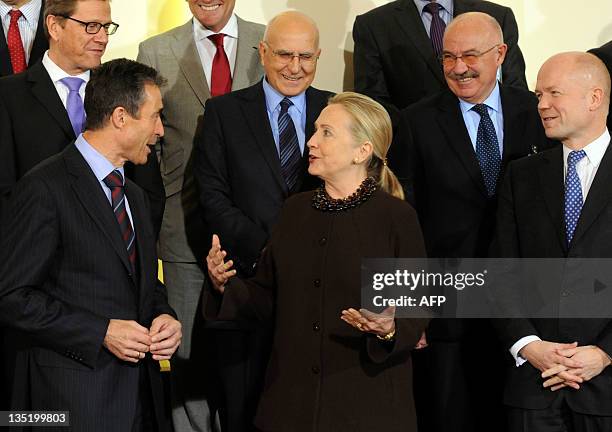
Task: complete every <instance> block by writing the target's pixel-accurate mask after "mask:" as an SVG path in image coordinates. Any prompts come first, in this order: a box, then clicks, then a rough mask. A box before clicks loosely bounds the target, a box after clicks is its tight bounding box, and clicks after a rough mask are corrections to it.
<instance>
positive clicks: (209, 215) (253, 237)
mask: <svg viewBox="0 0 612 432" xmlns="http://www.w3.org/2000/svg"><path fill="white" fill-rule="evenodd" d="M229 127H232V125H229ZM225 139H226V138H225V136H224V128H223V125H222V124H221V118H220V115H219V113H218V111H217V107H216V105H215V103H214V100H208V101H207V102H206V106H205V109H204V120H203V123H202V127H201V129H200V132H199V133H198V134H197V135H196V138H195V140H194V150H193V151H194V155H193V159H194V167H193V171H194V177H195V180H196V183H197V186H198V188H199V194H200V195H199V197H200V205H201V208H202V214H203V217H204V223H205V225H206V227H207V228H208V230H209V231H210V232H211V233H215V234H218V235H219V237H220V238H221V241H222V242H223V243H222V244H223V245H224V248H225V250H227V251H228V254H229V256H230V258H231V259H233V260H234V265H235V267H236V269H237V270H238V272H239V274H241V275H250V274H252V268H253V264H254V263H255V262H256V261H257V259H258V257H259V255H260V251H261V249H262V248H263V246H264V245H265V243H266V241H267V239H268V234H267V233H266V232H265V231H264V230H263V228H261V227H260V226H258V225H257V224H255V223H254V222H253V221H252V220H251V219H250V218H249V217H248V216H247V215H245V214H244V212H243V211H242V210H241V209H240V208H238V207H237V206H236V205H235V204H234V202H233V199H232V196H233V194H235V193H236V191H234V190H232V185H231V184H230V165H231V163H232V161H231V160H228V156H227V153H226V146H225Z"/></svg>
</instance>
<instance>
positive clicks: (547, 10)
mask: <svg viewBox="0 0 612 432" xmlns="http://www.w3.org/2000/svg"><path fill="white" fill-rule="evenodd" d="M496 2H497V3H500V4H504V5H506V6H510V7H512V10H513V11H514V14H515V16H516V20H517V22H518V25H519V34H520V40H519V44H520V46H521V49H522V51H523V54H524V55H525V61H526V63H527V80H528V82H529V85H530V87H531V88H533V85H534V83H535V76H536V74H537V71H538V68H539V66H540V64H541V63H542V62H543V61H544V60H545V59H546V58H548V57H549V56H550V55H552V54H554V53H556V52H560V51H568V50H587V49H589V48H593V47H596V46H600V45H602V44H603V43H605V42H607V41H609V40H612V0H590V1H588V2H586V1H585V2H575V1H571V0H496ZM385 3H387V1H384V0H236V13H237V14H238V15H240V17H242V18H244V19H247V20H251V21H255V22H261V23H265V22H267V20H269V19H270V18H271V17H272V16H274V15H275V14H276V13H278V12H280V11H283V10H285V9H298V10H300V11H302V12H305V13H306V14H308V15H310V16H311V17H313V18H314V19H315V20H316V21H317V23H318V25H319V29H320V32H321V48H322V55H321V60H320V61H319V67H318V71H317V79H316V80H315V86H317V87H319V88H324V89H327V90H332V91H340V90H342V89H350V88H351V87H352V63H351V62H352V52H353V39H352V36H351V29H352V26H353V21H354V19H355V16H356V15H358V14H361V13H364V12H366V11H368V10H370V9H372V8H374V7H376V6H380V5H382V4H385ZM112 8H113V20H114V21H115V22H117V23H119V24H120V26H121V27H120V29H119V30H118V32H117V33H116V34H115V35H113V36H112V37H111V38H112V39H111V41H110V43H109V47H108V49H107V54H106V56H105V59H107V60H108V59H111V58H116V57H128V58H135V57H136V54H137V51H138V43H139V42H140V41H141V40H143V39H145V38H147V37H149V36H152V35H155V34H157V33H160V32H162V31H164V30H167V29H169V28H172V27H174V26H176V25H179V24H182V23H184V22H186V21H187V20H188V19H189V17H190V14H189V9H188V7H187V3H186V2H185V0H115V1H114V2H113V3H112ZM406 85H410V83H406Z"/></svg>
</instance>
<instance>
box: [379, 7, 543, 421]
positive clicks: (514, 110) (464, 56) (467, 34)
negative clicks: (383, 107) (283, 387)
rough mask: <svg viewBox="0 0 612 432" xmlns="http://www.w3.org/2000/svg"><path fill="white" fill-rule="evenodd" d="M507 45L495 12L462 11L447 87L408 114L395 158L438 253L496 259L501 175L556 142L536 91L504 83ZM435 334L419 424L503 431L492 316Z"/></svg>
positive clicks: (436, 325) (452, 33) (445, 54)
mask: <svg viewBox="0 0 612 432" xmlns="http://www.w3.org/2000/svg"><path fill="white" fill-rule="evenodd" d="M506 52H507V46H506V44H505V43H504V39H503V34H502V30H501V28H500V26H499V24H498V23H497V21H496V20H495V19H494V18H492V17H491V16H490V15H487V14H484V13H480V12H470V13H466V14H462V15H460V16H458V17H457V18H455V19H454V20H453V21H452V22H451V23H450V24H449V25H448V27H447V28H446V32H445V34H444V40H443V49H442V55H441V62H442V68H443V71H444V76H445V78H446V82H447V84H448V90H444V91H442V92H440V93H438V94H436V95H434V96H432V97H431V98H429V99H426V100H423V101H421V102H419V103H416V104H414V105H412V106H410V107H408V108H406V109H405V110H404V111H402V113H401V117H400V123H399V126H398V133H397V136H396V137H395V139H394V143H393V145H392V146H391V150H390V153H389V164H390V166H391V168H392V169H393V170H394V172H396V173H397V176H398V178H399V179H400V181H401V182H402V184H403V186H404V188H405V192H406V197H407V199H408V200H409V201H410V202H411V203H412V204H413V205H414V207H415V209H416V210H417V212H418V215H419V221H420V222H421V226H422V229H423V235H424V238H425V246H426V249H427V254H428V256H429V257H442V258H448V257H456V258H470V257H485V256H487V254H488V249H489V245H490V242H491V239H492V235H493V229H494V223H493V221H494V215H495V207H496V196H497V184H498V179H499V178H500V173H501V172H502V171H503V169H504V167H505V165H506V164H507V163H508V161H510V160H512V159H516V158H519V157H522V156H525V155H528V154H530V153H532V152H535V151H538V150H540V149H541V148H543V147H548V146H549V145H550V144H549V143H548V142H547V140H546V137H545V135H544V131H543V129H542V125H541V122H540V121H539V117H538V113H537V100H536V98H535V96H534V95H533V94H532V93H530V92H528V91H526V90H523V89H520V88H516V87H506V86H503V85H501V84H500V83H499V82H498V80H497V77H496V73H497V69H498V68H499V66H501V65H502V63H503V62H504V59H505V56H506ZM472 327H473V329H472ZM426 340H427V343H428V344H429V346H428V347H427V348H425V349H424V350H422V351H419V352H417V353H416V355H415V356H414V364H415V376H416V379H415V399H416V403H417V418H418V421H419V430H420V431H425V432H430V431H435V432H452V431H466V432H468V431H469V432H473V431H481V430H482V431H485V430H486V431H489V430H492V429H495V430H502V429H501V428H502V427H503V420H502V419H501V418H500V416H503V410H502V402H501V389H502V386H501V383H500V384H498V385H495V384H494V383H493V384H492V380H491V377H492V376H494V374H497V375H498V374H499V371H500V370H502V366H503V359H504V357H503V355H504V354H503V352H502V349H501V348H500V347H499V346H498V343H497V342H496V340H495V333H494V332H493V330H492V329H491V328H490V324H489V322H488V321H478V322H471V321H466V320H449V319H438V320H433V321H432V323H431V324H430V327H429V329H428V330H427V331H426ZM485 358H486V361H485V360H484V359H485ZM500 381H501V380H500ZM442 413H444V415H441V414H442ZM497 425H500V427H499V428H497Z"/></svg>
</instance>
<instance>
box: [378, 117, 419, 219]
mask: <svg viewBox="0 0 612 432" xmlns="http://www.w3.org/2000/svg"><path fill="white" fill-rule="evenodd" d="M411 115H412V114H411V112H410V109H407V110H403V111H402V112H401V114H400V116H399V122H398V126H397V130H396V133H395V135H394V137H393V142H392V143H391V147H390V148H389V153H388V155H387V158H388V160H389V167H390V168H391V170H392V171H393V172H394V173H395V175H396V176H397V179H398V180H399V182H400V183H401V185H402V188H403V189H404V195H405V197H406V201H408V202H409V203H410V204H411V205H412V206H413V207H415V208H417V209H418V197H417V195H418V194H417V190H416V186H417V181H416V179H417V178H418V177H419V175H420V169H421V166H422V164H421V163H419V160H420V156H419V152H418V151H417V146H416V142H415V140H414V137H413V133H412V126H411V123H410V116H411Z"/></svg>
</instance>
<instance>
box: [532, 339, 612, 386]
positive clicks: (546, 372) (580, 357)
mask: <svg viewBox="0 0 612 432" xmlns="http://www.w3.org/2000/svg"><path fill="white" fill-rule="evenodd" d="M520 355H521V356H522V357H523V358H525V359H526V360H527V361H529V363H530V364H531V365H532V366H534V367H535V368H537V369H538V370H540V371H541V372H542V378H544V380H545V381H544V387H545V388H550V390H552V391H557V390H559V389H561V388H563V387H571V388H573V389H575V390H578V389H580V384H582V383H583V382H585V381H589V380H591V379H592V378H594V377H596V376H597V375H599V374H600V373H601V372H602V371H603V370H604V369H605V368H606V367H607V366H609V365H610V358H609V357H608V355H607V354H606V353H605V352H604V351H602V350H601V348H599V347H597V346H595V345H584V346H578V343H577V342H574V343H571V344H567V343H566V344H564V343H554V342H548V341H533V342H530V343H529V344H527V345H525V346H524V347H523V348H522V349H521V351H520Z"/></svg>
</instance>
